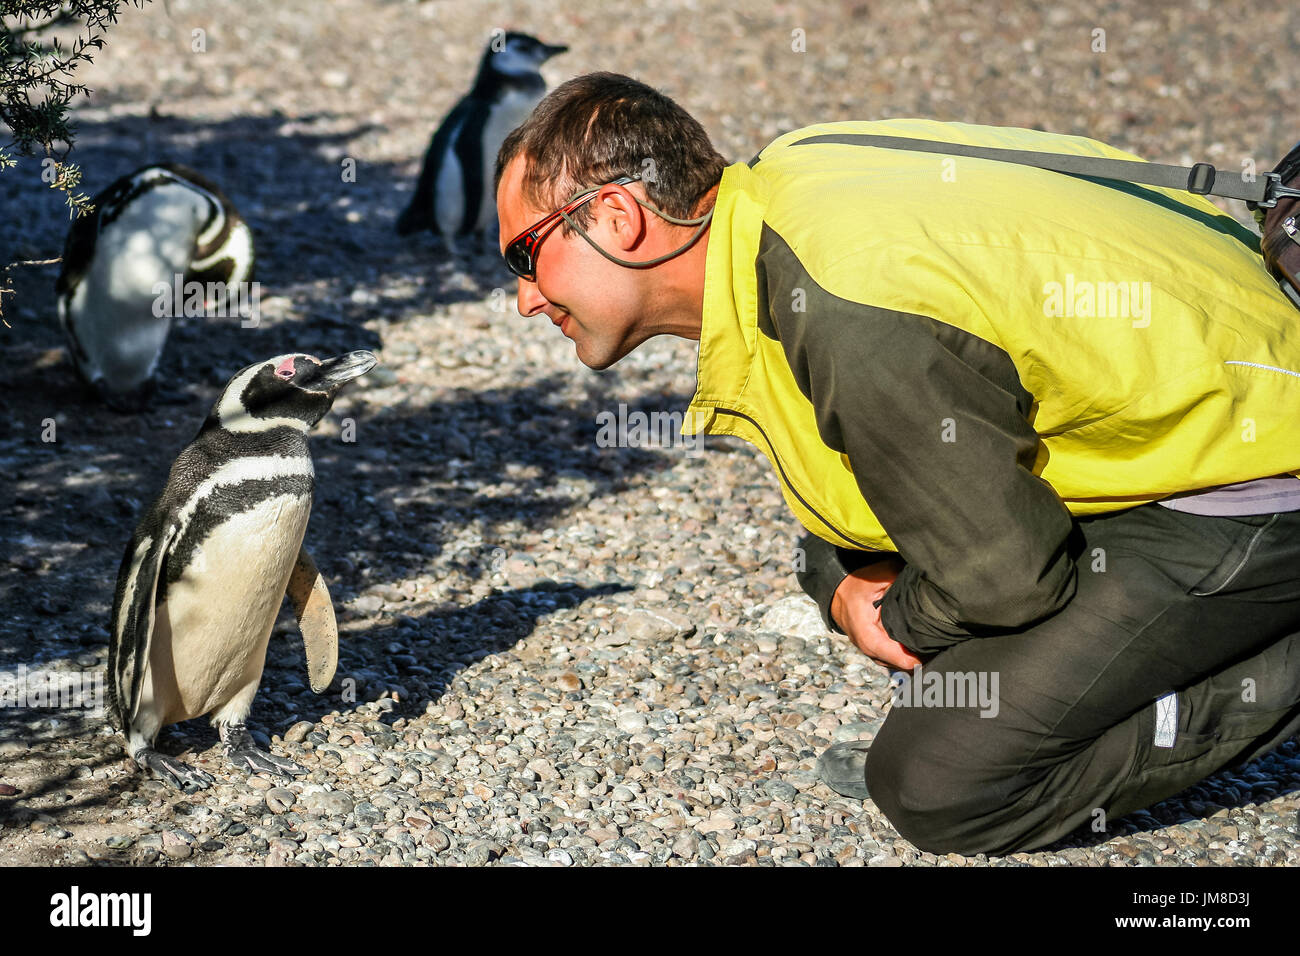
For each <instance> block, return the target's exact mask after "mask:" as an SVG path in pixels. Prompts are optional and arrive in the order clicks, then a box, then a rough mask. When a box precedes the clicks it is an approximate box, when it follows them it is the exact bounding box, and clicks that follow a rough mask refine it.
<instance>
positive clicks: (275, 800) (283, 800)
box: [266, 787, 298, 814]
mask: <svg viewBox="0 0 1300 956" xmlns="http://www.w3.org/2000/svg"><path fill="white" fill-rule="evenodd" d="M297 799H298V797H297V795H296V794H295V793H294V792H293V791H292V790H286V789H284V788H283V787H275V788H274V789H271V790H268V791H266V806H267V808H268V809H269V810H270V811H271V812H272V813H276V814H279V813H287V812H288V811H289V809H290V808H291V807H292V806H293V805H294V802H295V801H296V800H297Z"/></svg>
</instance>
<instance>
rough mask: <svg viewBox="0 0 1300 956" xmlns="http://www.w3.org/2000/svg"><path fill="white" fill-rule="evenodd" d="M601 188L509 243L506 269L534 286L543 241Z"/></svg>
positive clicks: (624, 181)
mask: <svg viewBox="0 0 1300 956" xmlns="http://www.w3.org/2000/svg"><path fill="white" fill-rule="evenodd" d="M639 178H640V177H638V176H622V177H620V178H618V179H616V180H614V181H613V182H612V183H609V185H610V186H626V185H627V184H628V183H634V182H636V181H637V179H639ZM604 188H605V187H604V186H592V187H591V188H590V189H584V190H582V191H581V192H580V193H577V194H576V195H575V196H573V198H571V199H570V200H569V201H568V202H566V203H565V204H564V205H563V206H561V207H560V208H559V209H557V210H555V212H553V213H551V214H550V215H549V216H545V217H544V218H542V219H539V220H538V221H537V222H535V223H533V225H531V226H529V227H528V228H527V229H525V230H524V231H523V232H521V233H520V234H519V235H517V236H515V237H514V238H513V239H511V240H510V243H509V244H508V245H507V246H506V251H505V260H506V267H507V268H509V270H510V271H511V272H513V273H514V274H515V275H517V276H518V277H519V278H521V279H526V280H527V281H529V282H536V281H537V250H538V249H539V248H540V247H541V245H542V243H543V242H544V241H545V240H546V237H547V236H549V235H550V234H551V233H552V232H554V231H555V228H556V227H557V226H558V225H559V224H560V223H561V222H563V221H564V217H565V216H567V215H569V214H570V213H572V212H573V211H574V210H576V209H579V208H581V207H582V206H583V205H584V204H585V203H587V202H590V201H591V200H592V199H594V198H595V197H596V193H598V192H599V191H600V190H602V189H604Z"/></svg>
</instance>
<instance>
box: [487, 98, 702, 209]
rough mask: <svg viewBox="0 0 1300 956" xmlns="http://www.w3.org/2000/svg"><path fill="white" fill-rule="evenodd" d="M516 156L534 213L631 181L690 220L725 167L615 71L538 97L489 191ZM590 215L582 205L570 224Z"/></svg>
mask: <svg viewBox="0 0 1300 956" xmlns="http://www.w3.org/2000/svg"><path fill="white" fill-rule="evenodd" d="M520 155H523V156H524V157H526V163H527V168H526V169H525V170H524V177H523V193H524V198H525V199H527V200H528V202H529V203H530V204H532V205H534V206H537V207H538V208H539V209H553V208H555V207H556V206H558V205H559V204H560V203H561V202H563V201H564V200H565V199H567V198H568V197H569V196H572V195H573V194H574V193H576V192H578V191H579V190H581V189H585V188H587V187H588V186H597V185H601V184H603V183H608V182H612V181H613V180H615V179H618V178H619V177H620V176H629V175H638V176H642V182H643V183H644V184H645V190H646V196H647V197H648V198H649V200H650V202H652V203H653V204H654V205H656V206H658V207H659V208H660V209H662V210H663V211H664V212H666V213H668V214H669V215H671V216H676V217H677V218H680V219H685V218H688V217H689V216H691V214H692V213H693V212H694V210H695V206H696V204H697V203H699V201H700V199H702V198H703V197H704V195H705V194H706V193H707V192H708V191H709V190H710V189H712V188H713V187H714V186H716V185H717V183H718V181H719V180H720V179H721V178H722V170H723V169H724V168H725V167H726V165H727V161H726V160H725V159H724V158H723V157H722V155H721V154H720V153H719V152H718V151H717V150H716V149H714V148H713V143H712V142H710V140H709V135H708V133H706V132H705V131H704V127H703V126H701V125H700V124H699V122H698V121H697V120H696V119H695V118H694V117H693V116H691V115H690V114H689V113H687V112H686V111H685V110H684V109H682V108H681V107H680V106H678V105H677V104H676V103H674V102H673V101H672V100H671V99H669V98H668V97H667V96H664V95H663V94H662V93H660V92H659V91H658V90H656V89H653V88H652V87H649V86H646V85H645V84H644V83H641V82H639V81H637V80H634V79H632V78H631V77H630V76H622V75H620V74H618V73H588V74H586V75H585V76H579V77H575V78H574V79H572V80H569V81H568V82H566V83H562V84H561V85H560V86H557V87H556V88H555V89H554V90H553V91H552V92H551V93H550V94H549V95H548V96H547V97H546V98H545V99H543V100H542V101H541V103H539V104H538V105H537V109H535V110H534V111H533V113H532V115H531V116H529V117H528V119H527V120H526V121H525V122H524V124H523V125H522V126H520V127H519V128H518V129H516V130H515V131H514V132H512V133H511V134H510V135H509V136H507V137H506V140H505V142H504V143H502V144H501V151H500V152H499V153H498V154H497V167H496V180H495V187H496V188H499V187H500V185H501V173H502V171H503V170H504V169H505V168H506V166H508V165H509V164H510V163H511V161H513V160H514V159H515V157H516V156H520ZM648 171H652V173H651V174H650V175H646V173H647V172H648ZM591 216H592V214H591V208H590V206H583V207H582V208H581V209H579V210H578V212H577V214H576V215H575V216H574V218H575V219H577V220H578V221H579V222H580V223H581V224H582V225H584V226H585V225H588V224H589V223H590V222H591ZM564 228H565V230H566V231H567V230H568V226H567V225H566V226H565V227H564Z"/></svg>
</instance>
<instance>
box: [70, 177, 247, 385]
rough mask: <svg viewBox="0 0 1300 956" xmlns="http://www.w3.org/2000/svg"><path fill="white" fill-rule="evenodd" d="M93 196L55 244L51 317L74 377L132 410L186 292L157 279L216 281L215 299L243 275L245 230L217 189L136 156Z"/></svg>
mask: <svg viewBox="0 0 1300 956" xmlns="http://www.w3.org/2000/svg"><path fill="white" fill-rule="evenodd" d="M92 202H93V203H94V206H95V208H94V211H93V212H91V213H89V214H88V215H85V216H80V217H78V218H77V220H76V221H75V222H73V224H72V228H71V229H70V230H69V231H68V238H67V241H66V242H65V244H64V249H63V269H62V271H61V272H60V274H59V279H58V283H57V285H56V286H55V291H56V293H57V296H58V314H59V324H60V325H61V326H62V327H63V331H64V334H65V335H66V336H67V338H68V348H69V351H70V352H71V354H72V361H73V365H74V366H75V367H76V369H77V373H78V374H79V375H80V376H81V378H82V379H83V380H84V381H85V382H86V383H87V384H88V385H90V386H91V387H92V388H93V389H95V390H96V391H97V392H98V393H99V395H100V397H101V398H103V400H104V401H105V402H107V403H108V404H109V406H110V407H112V408H115V409H117V410H118V411H138V410H139V409H141V408H142V407H144V405H145V404H146V403H147V402H148V400H149V397H150V396H151V394H152V392H153V387H154V372H155V370H156V369H157V367H158V359H159V356H161V355H162V350H163V344H164V343H165V342H166V341H167V333H168V331H169V330H170V328H171V320H172V318H173V317H174V315H175V314H176V313H177V312H178V310H180V309H181V308H183V307H184V306H185V301H187V300H184V301H180V302H178V301H176V296H175V295H174V294H163V295H160V289H161V288H163V287H164V286H165V287H166V288H167V290H168V292H169V293H170V292H171V290H174V289H176V288H177V287H178V285H179V287H180V288H181V289H182V290H184V289H185V287H186V285H188V284H189V283H193V282H201V283H203V284H204V287H205V289H206V288H208V285H207V284H208V283H219V285H214V286H212V287H211V288H212V289H213V290H214V291H218V292H220V293H222V294H219V295H218V296H217V297H216V298H215V299H214V300H213V301H207V302H205V307H206V308H211V307H214V306H217V305H221V304H224V303H225V301H226V296H225V295H224V291H225V290H226V289H232V288H234V287H235V286H236V285H238V284H240V283H246V282H248V281H249V279H250V278H251V277H252V273H253V237H252V233H251V232H250V230H249V228H248V224H247V223H245V222H244V221H243V219H241V218H240V216H239V213H238V212H236V211H235V208H234V206H232V205H231V203H230V200H229V199H227V198H226V197H225V195H223V194H222V192H221V190H219V189H218V188H217V187H216V186H215V185H214V184H213V183H211V182H209V181H208V180H207V179H205V178H204V177H202V176H200V175H199V174H198V173H196V172H194V170H192V169H187V168H185V167H184V166H174V165H166V164H164V165H154V166H145V167H144V168H142V169H138V170H136V171H135V172H134V173H131V175H129V176H123V177H122V178H121V179H119V180H117V181H116V182H114V183H113V184H112V185H111V186H109V187H108V188H107V189H105V190H104V191H103V192H101V193H99V195H97V196H95V198H94V199H93V200H92ZM178 278H179V283H178ZM160 284H161V285H160Z"/></svg>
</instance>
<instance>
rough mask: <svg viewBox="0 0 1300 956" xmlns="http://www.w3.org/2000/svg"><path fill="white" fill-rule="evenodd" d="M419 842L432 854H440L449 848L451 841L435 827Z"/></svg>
mask: <svg viewBox="0 0 1300 956" xmlns="http://www.w3.org/2000/svg"><path fill="white" fill-rule="evenodd" d="M420 842H421V843H423V844H424V845H425V846H427V847H428V848H429V849H430V850H432V851H433V852H434V853H441V852H442V851H443V850H445V849H447V847H449V846H451V840H449V839H448V838H447V834H445V833H443V832H442V831H441V830H439V829H437V828H436V827H435V828H434V829H432V830H430V831H429V832H428V833H426V834H425V835H424V839H423V840H421V841H420Z"/></svg>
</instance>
